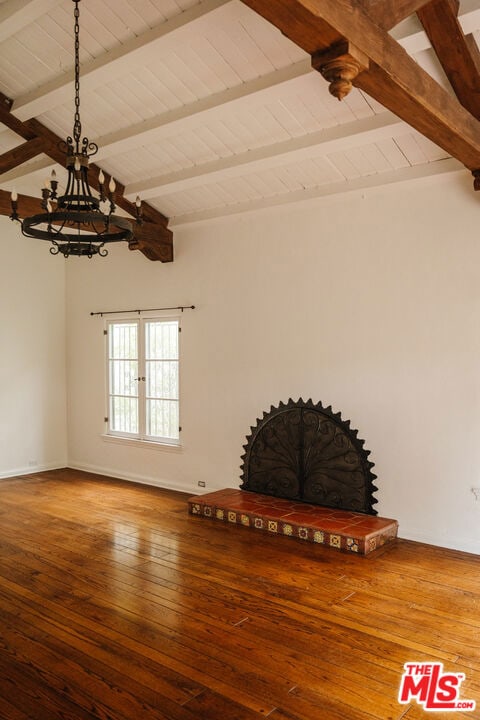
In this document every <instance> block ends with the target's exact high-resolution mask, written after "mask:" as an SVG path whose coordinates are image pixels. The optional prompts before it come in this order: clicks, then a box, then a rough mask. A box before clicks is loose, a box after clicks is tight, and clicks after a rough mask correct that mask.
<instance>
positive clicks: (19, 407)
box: [0, 217, 67, 477]
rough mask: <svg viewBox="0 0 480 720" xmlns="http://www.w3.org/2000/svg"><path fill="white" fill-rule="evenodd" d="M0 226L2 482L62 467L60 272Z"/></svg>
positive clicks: (36, 247)
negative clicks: (25, 474) (10, 477)
mask: <svg viewBox="0 0 480 720" xmlns="http://www.w3.org/2000/svg"><path fill="white" fill-rule="evenodd" d="M48 247H49V246H48V244H47V243H44V242H41V241H39V240H31V239H27V238H24V237H23V235H22V234H21V232H20V228H19V226H18V225H17V224H13V223H12V222H11V221H10V220H9V219H8V218H6V217H1V218H0V250H1V257H2V262H1V264H0V308H1V321H0V328H1V352H0V477H7V476H10V475H19V474H23V473H27V472H34V471H37V470H41V469H49V468H52V467H62V466H65V465H66V463H67V442H66V438H67V431H66V387H65V267H64V262H63V258H52V256H51V255H50V253H49V251H48Z"/></svg>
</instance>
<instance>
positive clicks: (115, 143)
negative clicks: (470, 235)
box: [0, 0, 480, 261]
mask: <svg viewBox="0 0 480 720" xmlns="http://www.w3.org/2000/svg"><path fill="white" fill-rule="evenodd" d="M80 28H81V34H80V61H81V86H80V87H81V116H82V129H83V134H85V135H87V136H88V138H89V139H90V140H92V141H94V142H96V143H97V144H98V146H99V152H98V154H97V155H96V156H95V165H96V167H94V168H92V170H91V172H90V176H91V179H92V186H94V187H95V185H96V176H97V173H98V168H99V167H101V168H102V169H103V170H104V172H105V174H107V175H113V176H114V177H115V179H116V181H117V183H118V184H119V191H118V196H117V198H118V205H119V206H120V207H121V208H122V210H123V211H125V212H126V213H127V214H128V213H131V211H132V202H133V201H134V199H135V197H136V195H137V194H139V195H140V196H141V197H142V199H143V200H144V217H145V220H146V222H145V223H144V225H143V226H142V228H141V230H140V232H139V233H137V236H136V242H135V243H132V245H131V247H132V249H139V250H141V251H142V252H144V254H145V255H146V256H147V257H149V258H150V259H152V260H162V261H170V260H172V259H173V245H172V237H173V233H172V231H174V230H175V227H179V226H181V225H185V224H188V223H194V222H199V221H201V220H207V219H211V218H215V217H220V216H224V215H229V214H234V213H239V212H245V211H249V210H253V209H258V208H263V207H269V206H275V205H279V204H284V203H290V202H295V201H298V200H302V199H310V198H315V197H321V196H323V195H328V194H332V193H342V192H348V191H350V190H353V189H360V188H366V187H370V186H373V185H381V184H384V183H391V182H397V181H403V180H407V179H410V178H412V179H413V178H418V177H422V176H427V175H434V174H439V173H452V172H459V171H461V170H462V168H463V169H464V170H465V168H466V170H465V172H467V170H468V171H471V172H473V173H475V172H476V171H479V170H480V124H479V122H478V118H479V117H480V72H479V70H480V52H479V49H478V39H479V38H480V0H464V2H463V3H462V2H461V3H458V2H457V1H456V0H429V1H428V2H425V0H423V1H422V0H342V1H341V2H340V1H339V0H244V2H240V0H202V1H201V2H198V0H83V1H82V2H81V3H80ZM72 34H73V5H72V2H71V0H3V2H0V58H1V62H0V91H1V95H0V101H1V104H0V121H1V122H2V125H1V126H0V172H2V177H1V188H2V189H1V190H0V213H2V214H7V215H8V214H9V213H10V203H9V193H10V191H11V190H12V189H13V188H15V189H16V190H17V192H19V193H20V197H19V211H20V214H22V211H23V214H24V215H25V214H31V213H33V212H38V201H37V200H33V198H38V197H39V195H40V189H41V187H42V186H43V183H44V180H45V178H46V177H48V175H49V173H50V171H51V169H52V168H53V167H55V169H56V171H57V173H58V174H59V176H60V182H62V177H64V175H63V176H62V171H61V170H60V169H59V166H58V164H57V163H58V162H61V161H62V153H61V152H59V150H58V148H57V142H58V140H59V139H61V138H64V137H66V135H68V134H71V132H72V123H73V82H72V78H73V38H72ZM312 65H313V67H312ZM322 75H323V76H324V77H322ZM324 78H327V80H328V82H327V81H326V80H325V79H324ZM332 80H333V91H334V92H335V91H336V88H337V89H338V88H340V90H343V89H344V90H348V89H349V81H350V80H352V83H353V87H352V88H351V90H350V92H348V94H347V95H346V96H345V97H344V98H343V99H342V101H341V102H338V100H337V99H336V97H333V95H332V94H330V93H329V82H331V81H332ZM479 182H480V179H478V180H477V184H478V183H479Z"/></svg>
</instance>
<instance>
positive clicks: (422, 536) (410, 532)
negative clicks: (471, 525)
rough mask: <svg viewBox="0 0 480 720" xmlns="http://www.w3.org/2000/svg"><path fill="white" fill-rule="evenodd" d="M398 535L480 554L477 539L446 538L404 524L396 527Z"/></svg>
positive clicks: (415, 540)
mask: <svg viewBox="0 0 480 720" xmlns="http://www.w3.org/2000/svg"><path fill="white" fill-rule="evenodd" d="M398 536H399V537H401V538H403V539H404V540H413V541H414V542H421V543H425V544H426V545H435V547H442V548H446V549H448V550H460V551H461V552H467V553H473V554H474V555H480V542H479V541H478V540H472V538H452V537H448V538H447V537H443V536H438V535H433V534H431V533H428V532H427V533H426V532H425V531H424V530H419V529H418V528H409V527H405V525H402V524H400V527H399V529H398Z"/></svg>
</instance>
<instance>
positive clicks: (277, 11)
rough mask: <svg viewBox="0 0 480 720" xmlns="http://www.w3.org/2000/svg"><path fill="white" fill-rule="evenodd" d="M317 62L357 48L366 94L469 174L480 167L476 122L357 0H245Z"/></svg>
mask: <svg viewBox="0 0 480 720" xmlns="http://www.w3.org/2000/svg"><path fill="white" fill-rule="evenodd" d="M243 2H245V3H246V4H247V5H248V6H249V7H251V8H252V9H253V10H256V11H257V12H258V13H260V15H262V16H263V17H265V18H266V19H267V20H269V21H270V22H271V23H272V24H273V25H275V26H276V27H278V28H279V29H280V30H281V31H282V32H283V33H284V34H285V35H287V37H289V38H290V39H291V40H293V42H295V43H297V45H299V46H300V47H302V48H303V49H304V50H305V51H306V52H308V53H309V54H310V55H314V56H316V57H317V60H318V62H319V64H320V63H321V53H322V52H326V51H328V52H330V53H331V51H332V48H333V47H335V46H337V47H339V48H341V52H344V49H345V46H346V45H348V46H349V47H355V48H356V49H357V50H358V51H359V53H361V55H362V56H363V57H364V58H366V60H367V61H368V68H367V69H365V70H363V69H362V65H360V72H359V74H358V76H357V77H356V78H355V79H354V81H353V84H354V85H355V86H356V87H359V88H361V89H362V90H365V91H366V92H367V93H368V94H369V95H371V96H372V97H373V98H375V100H377V101H378V102H380V103H381V104H382V105H384V107H386V108H388V109H389V110H391V111H392V112H394V113H395V114H396V115H398V116H399V117H401V118H402V119H403V120H405V121H406V122H408V123H409V124H410V125H411V126H412V127H414V128H416V129H417V130H419V132H421V133H422V134H423V135H425V136H426V137H428V138H429V139H430V140H432V141H433V142H434V143H436V144H437V145H439V146H440V147H442V148H443V149H444V150H445V151H446V152H448V153H449V154H450V155H452V156H453V157H455V158H457V159H458V160H460V162H462V163H463V164H464V165H465V166H466V167H467V168H469V169H470V170H472V171H473V170H477V169H479V168H480V123H479V122H478V121H477V120H476V119H475V118H474V117H473V116H472V115H471V114H470V113H469V112H468V111H467V110H466V109H465V108H463V107H462V106H461V105H460V103H459V102H458V100H457V99H456V98H454V97H452V96H451V95H450V94H449V93H448V92H447V91H446V90H443V88H441V87H440V85H438V83H436V82H435V81H434V80H433V79H432V78H431V77H430V76H429V75H428V73H426V72H425V71H423V70H422V68H421V67H420V66H419V65H418V64H417V63H416V62H415V61H414V60H413V59H412V58H411V57H410V56H409V55H408V53H407V52H406V51H405V50H404V49H403V48H402V47H401V46H400V45H399V44H398V43H397V42H396V41H395V40H393V39H392V38H391V37H390V36H389V35H388V33H387V32H386V31H384V30H382V29H381V28H379V27H378V26H377V25H376V24H375V23H374V22H373V21H372V19H371V18H370V16H369V15H368V14H367V13H366V12H365V10H364V9H363V7H362V6H361V5H360V3H359V2H358V0H357V1H356V0H343V1H342V3H339V2H338V1H337V0H275V1H274V0H243Z"/></svg>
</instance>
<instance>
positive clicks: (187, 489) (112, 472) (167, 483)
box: [68, 460, 220, 495]
mask: <svg viewBox="0 0 480 720" xmlns="http://www.w3.org/2000/svg"><path fill="white" fill-rule="evenodd" d="M68 467H69V468H72V469H73V470H83V471H84V472H90V473H95V474H97V475H105V476H107V477H112V478H118V479H119V480H128V481H130V482H136V483H141V484H142V485H153V486H154V487H159V488H163V489H164V490H175V491H176V492H182V493H188V494H190V495H201V494H204V493H207V492H212V490H219V489H220V488H208V489H207V488H200V487H198V486H196V485H193V484H190V483H189V484H187V485H180V484H179V483H175V482H172V481H171V480H166V479H165V478H158V477H152V476H150V475H136V474H135V473H128V474H127V473H122V472H120V471H119V470H118V469H117V468H108V467H103V466H99V465H89V464H87V463H82V462H76V461H74V460H73V461H70V462H69V463H68Z"/></svg>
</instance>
